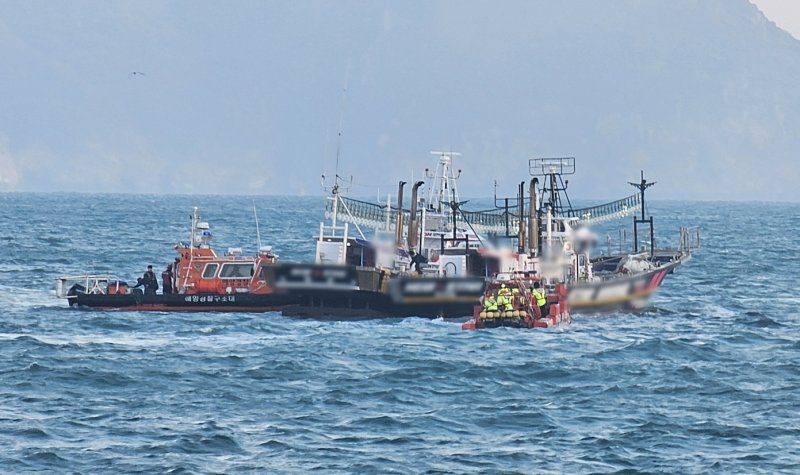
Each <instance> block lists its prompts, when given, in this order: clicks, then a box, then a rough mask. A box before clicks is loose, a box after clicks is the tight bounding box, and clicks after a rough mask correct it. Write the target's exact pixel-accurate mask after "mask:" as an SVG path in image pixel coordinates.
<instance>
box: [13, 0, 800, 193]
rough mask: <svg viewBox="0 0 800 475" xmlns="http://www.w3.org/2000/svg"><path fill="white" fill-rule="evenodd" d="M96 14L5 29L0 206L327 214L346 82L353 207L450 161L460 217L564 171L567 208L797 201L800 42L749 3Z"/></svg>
mask: <svg viewBox="0 0 800 475" xmlns="http://www.w3.org/2000/svg"><path fill="white" fill-rule="evenodd" d="M90 5H91V6H92V8H80V9H78V8H77V7H74V6H73V4H67V3H55V4H46V5H45V4H41V5H39V4H35V5H31V4H26V3H20V4H17V5H15V6H14V8H6V10H8V11H7V12H4V16H3V18H2V19H0V61H2V63H3V64H4V67H3V68H2V70H1V71H0V103H1V104H3V107H2V108H0V187H3V186H4V187H5V188H11V187H12V186H13V187H15V188H16V189H23V190H46V189H62V190H73V189H79V190H80V189H86V190H93V191H115V190H125V191H155V192H169V191H173V192H185V191H188V192H203V191H210V192H227V193H299V192H305V193H318V192H319V180H318V176H319V174H320V173H322V172H323V171H327V172H328V173H329V174H331V173H332V172H333V167H334V166H333V162H334V156H335V150H336V143H337V141H336V132H337V128H338V121H339V116H340V110H341V106H340V104H341V99H342V97H341V88H342V85H343V83H344V79H345V70H346V69H347V64H348V62H349V63H350V68H349V71H350V73H349V74H350V79H349V85H348V92H347V95H346V100H345V107H344V116H343V117H344V120H343V124H344V127H343V131H344V133H343V137H342V140H341V173H343V174H353V175H355V178H354V180H355V182H356V184H357V189H356V190H355V192H357V193H358V194H362V195H363V194H370V193H372V192H373V191H372V190H373V189H374V188H375V186H377V185H380V186H381V193H382V194H385V193H386V192H388V191H389V190H394V186H395V185H394V184H395V183H396V181H397V179H399V178H405V177H406V176H408V175H409V174H410V171H411V170H412V169H413V170H414V173H415V176H417V177H419V176H420V174H421V173H422V171H423V169H424V168H425V167H427V166H430V165H431V158H430V157H429V156H428V151H429V150H433V149H440V148H443V147H444V148H448V147H450V148H452V149H453V150H457V151H460V152H461V153H462V154H463V155H462V158H461V164H460V166H461V168H463V169H464V173H463V178H462V193H464V194H470V195H480V196H487V195H490V194H491V192H492V189H491V185H492V182H493V180H495V179H497V180H498V181H499V182H500V184H501V185H502V186H504V187H505V189H507V190H509V192H510V191H511V190H512V189H513V187H514V186H515V185H516V184H517V183H518V182H519V181H521V180H524V179H526V178H527V170H526V167H527V162H526V160H527V158H529V157H534V156H564V155H571V156H576V157H577V158H578V174H576V175H575V177H573V178H572V179H571V183H572V187H573V194H574V195H577V196H585V197H598V198H601V197H615V196H618V195H621V194H624V193H628V192H630V191H631V189H630V187H628V186H627V185H626V184H625V182H626V181H628V180H631V179H634V178H636V176H637V175H638V170H639V169H642V168H643V169H645V171H646V174H647V175H648V176H650V177H652V178H653V179H657V180H658V181H659V182H660V184H659V187H657V189H655V190H654V192H653V196H654V197H657V198H687V199H731V198H733V199H780V200H798V199H800V186H798V183H800V135H798V131H800V88H798V87H797V85H796V84H797V82H798V78H800V41H797V40H795V39H793V38H792V37H791V36H789V35H788V34H787V33H785V32H783V31H782V30H779V29H778V28H776V27H775V26H774V24H772V23H771V22H769V21H768V20H767V19H765V18H764V17H763V15H762V14H761V13H760V12H759V11H758V9H757V8H756V7H755V6H753V5H751V4H750V3H749V2H748V1H747V0H672V1H669V2H662V1H642V0H614V1H589V0H586V1H567V2H551V1H531V0H513V1H503V2H481V1H455V0H453V1H440V2H430V1H422V0H419V1H408V2H369V1H365V2H324V1H316V2H276V3H274V4H265V3H264V2H253V3H252V4H249V5H248V4H244V3H241V2H237V3H235V4H232V5H230V6H226V7H225V8H224V9H221V7H217V8H219V9H215V8H214V5H213V4H200V3H192V4H153V5H149V4H148V5H126V6H120V5H109V4H106V3H105V2H98V3H90ZM84 7H85V6H84ZM181 7H182V8H181ZM72 8H75V9H76V11H72V10H71V9H72ZM183 8H190V9H189V10H184V9H183ZM132 71H142V72H145V75H144V76H139V75H134V76H131V75H130V74H129V73H130V72H132ZM58 169H61V171H58V172H57V171H56V170H58ZM12 173H13V174H14V176H16V178H14V177H13V176H12ZM4 181H5V184H4Z"/></svg>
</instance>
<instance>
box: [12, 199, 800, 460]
mask: <svg viewBox="0 0 800 475" xmlns="http://www.w3.org/2000/svg"><path fill="white" fill-rule="evenodd" d="M253 204H255V207H256V209H257V210H258V214H259V220H260V232H261V240H262V244H264V245H272V246H273V249H274V251H275V252H276V253H277V254H279V255H280V257H281V259H283V260H309V259H310V258H311V257H312V256H313V249H314V243H313V235H314V234H315V233H316V232H317V230H318V228H319V221H320V220H321V219H322V209H323V205H324V201H323V199H322V198H320V197H300V198H298V197H260V196H259V197H226V196H167V195H165V196H157V195H90V194H0V315H1V316H0V471H2V472H4V473H23V472H36V471H48V472H54V473H128V472H144V473H239V472H257V473H306V472H313V471H318V472H323V473H640V472H641V473H681V474H684V473H709V472H711V473H769V474H772V473H780V472H783V473H797V472H798V471H800V311H799V310H798V304H800V295H798V291H797V284H798V281H799V280H800V279H798V277H797V272H798V269H800V253H798V247H800V235H798V232H797V231H798V229H800V205H798V204H778V203H708V202H706V203H691V202H657V201H655V202H653V204H652V206H651V209H650V211H651V212H652V214H653V215H655V217H656V226H657V243H658V244H659V245H666V244H668V243H669V242H670V241H672V242H675V243H676V242H677V238H678V226H680V225H681V224H691V225H699V226H701V228H702V233H703V248H702V250H701V251H700V252H698V253H697V254H696V255H695V257H694V259H693V260H692V261H690V262H689V263H688V264H686V265H685V266H683V267H681V268H680V269H679V270H678V272H677V273H676V274H675V275H671V276H669V277H668V278H667V279H666V280H665V282H664V285H663V287H662V288H661V289H660V291H659V292H658V294H656V295H655V297H654V298H653V299H652V302H651V307H650V308H649V309H648V310H647V311H645V312H643V313H640V314H629V313H608V314H603V315H581V314H577V315H574V320H573V323H572V325H571V326H568V327H564V328H559V329H553V330H543V331H539V330H537V331H531V330H514V329H496V330H487V331H475V332H465V331H462V330H461V328H460V324H459V323H458V322H452V321H442V320H426V319H419V318H406V319H385V320H370V321H358V322H348V321H341V322H330V321H317V320H309V319H296V318H287V317H283V316H281V315H280V314H279V313H266V314H246V313H219V314H216V313H174V314H171V313H161V312H135V311H93V310H77V309H70V308H68V306H67V304H66V302H65V301H63V300H57V299H56V298H55V296H54V292H53V280H54V279H55V278H56V277H58V276H60V275H68V274H81V273H84V272H87V271H88V272H92V273H101V274H113V275H117V276H120V277H122V278H125V279H127V280H129V281H135V278H136V277H137V276H139V275H141V274H142V273H143V272H144V270H145V268H146V266H147V265H148V264H153V265H154V267H155V269H156V271H157V274H159V275H160V271H161V270H163V268H164V266H165V265H166V264H167V263H169V262H171V261H172V259H173V257H174V256H175V254H174V251H173V250H172V248H173V246H174V245H175V243H176V242H178V241H180V240H184V241H186V240H187V239H188V236H187V235H188V232H189V229H188V228H189V215H190V213H191V207H192V206H199V207H200V210H201V213H202V215H203V217H204V219H205V220H207V221H209V222H210V224H211V227H212V231H213V233H214V235H215V241H214V245H215V246H216V248H217V249H218V250H220V251H223V252H224V251H225V250H226V249H227V247H243V248H245V251H249V252H251V253H252V252H254V251H255V249H256V246H257V244H256V230H255V224H254V220H253ZM629 224H630V218H629V219H628V220H626V221H624V222H622V223H616V224H612V225H611V227H609V226H606V229H607V230H608V229H610V231H608V233H609V234H616V232H617V231H616V229H617V228H616V227H617V226H621V225H624V226H629ZM604 232H606V231H604ZM615 237H616V235H615ZM604 239H605V234H603V236H602V238H601V241H603V240H604ZM603 242H604V241H603ZM601 247H602V246H601Z"/></svg>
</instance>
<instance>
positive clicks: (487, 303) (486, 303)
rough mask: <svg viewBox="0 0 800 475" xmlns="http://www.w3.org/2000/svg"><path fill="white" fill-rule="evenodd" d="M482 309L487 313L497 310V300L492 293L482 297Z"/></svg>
mask: <svg viewBox="0 0 800 475" xmlns="http://www.w3.org/2000/svg"><path fill="white" fill-rule="evenodd" d="M483 311H484V312H487V313H488V312H496V311H497V300H495V299H494V295H492V294H489V295H488V296H487V297H486V298H485V299H483Z"/></svg>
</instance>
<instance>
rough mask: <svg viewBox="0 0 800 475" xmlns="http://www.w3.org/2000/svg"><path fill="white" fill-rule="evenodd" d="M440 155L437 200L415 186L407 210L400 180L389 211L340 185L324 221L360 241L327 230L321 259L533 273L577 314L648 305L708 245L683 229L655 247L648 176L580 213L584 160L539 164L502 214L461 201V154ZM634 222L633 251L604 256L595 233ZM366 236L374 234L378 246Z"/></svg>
mask: <svg viewBox="0 0 800 475" xmlns="http://www.w3.org/2000/svg"><path fill="white" fill-rule="evenodd" d="M432 153H434V154H436V155H437V156H438V164H437V167H436V169H435V170H436V171H435V172H434V173H429V171H428V170H426V177H427V178H428V179H431V180H432V183H431V189H430V191H429V193H428V198H427V199H425V198H424V194H423V195H419V194H418V191H419V189H420V187H421V186H422V185H424V183H425V182H423V181H419V182H416V183H414V185H413V188H412V197H411V205H410V208H405V207H404V206H403V187H404V185H405V184H406V182H404V181H401V182H399V187H398V195H397V205H396V206H392V204H391V200H390V198H387V202H386V203H385V204H382V203H370V202H365V201H361V200H356V199H353V198H349V197H345V196H343V195H342V193H340V192H339V190H338V186H337V187H334V188H333V193H332V195H331V196H330V197H329V199H328V202H327V206H326V214H325V216H326V218H332V219H333V223H334V228H333V229H334V231H335V229H336V226H337V222H344V223H345V224H352V225H353V226H354V227H355V229H356V232H357V233H358V236H357V237H354V238H352V239H351V240H349V241H348V239H350V238H348V237H346V234H347V233H344V234H345V236H343V235H341V234H340V235H339V236H337V235H336V233H335V232H333V233H331V234H330V235H327V236H325V235H324V233H323V230H324V229H325V228H324V226H323V225H321V227H320V243H319V244H318V249H321V250H320V251H318V253H317V262H318V263H322V262H326V261H327V262H339V263H340V264H342V265H344V264H352V265H366V266H375V267H380V268H383V269H385V270H387V272H388V273H389V275H396V276H399V277H402V276H403V273H404V267H408V265H409V262H408V260H409V258H408V257H407V256H410V255H414V254H415V253H418V254H419V255H421V256H422V259H421V260H424V261H425V262H426V264H425V265H423V266H421V267H422V268H421V274H422V275H425V276H429V277H432V278H445V277H446V278H456V277H459V278H483V279H484V280H486V281H487V282H491V281H492V279H494V278H496V276H497V275H498V274H500V273H503V272H512V273H514V272H517V273H527V274H534V275H537V276H539V278H540V279H542V281H543V282H544V283H546V284H547V285H548V286H550V287H551V288H553V287H554V286H555V285H556V284H558V283H564V284H565V285H566V287H567V289H568V298H569V302H570V305H571V307H572V308H575V309H580V310H582V311H589V312H593V311H604V310H617V309H622V308H625V309H641V308H643V307H646V306H647V304H648V298H649V296H650V295H651V294H652V293H653V292H655V291H656V290H657V289H658V288H659V287H660V285H661V284H662V283H663V281H664V279H665V277H666V276H667V275H669V274H671V273H673V272H674V271H675V270H676V269H677V268H678V267H679V266H680V265H682V264H684V263H685V262H687V261H688V260H690V259H691V257H692V252H693V251H694V250H695V249H697V248H698V247H699V242H700V237H699V230H693V231H690V230H689V229H688V228H683V227H682V228H681V229H680V241H679V246H678V247H676V248H661V249H659V248H657V247H656V246H655V242H656V239H655V231H654V226H653V217H652V216H649V217H647V216H646V208H645V190H646V189H648V188H650V187H651V186H652V185H653V184H654V183H652V182H648V181H646V180H645V179H644V174H643V173H642V177H641V181H640V182H637V183H631V184H632V185H634V186H635V187H636V188H637V189H638V192H637V193H635V194H632V195H630V196H628V197H625V198H622V199H619V200H616V201H612V202H610V203H605V204H601V205H596V206H591V207H586V208H576V207H573V206H572V204H571V201H570V199H569V196H568V194H567V192H566V189H567V186H566V185H567V183H568V182H566V181H565V180H564V177H565V176H567V175H571V174H574V173H575V158H574V157H565V158H533V159H530V160H529V161H528V171H529V173H530V175H531V176H532V179H531V180H530V182H529V184H528V194H527V197H526V196H525V188H526V187H525V185H526V182H522V183H520V185H519V188H518V190H517V195H516V197H513V198H503V199H500V200H499V201H498V199H497V197H496V194H495V207H494V208H491V209H487V210H478V211H469V210H465V209H463V207H462V205H463V204H464V203H466V202H461V201H459V199H458V192H457V185H456V180H457V179H458V177H459V176H460V173H461V170H458V172H457V173H456V172H454V166H453V159H454V158H455V157H457V156H458V154H457V153H452V152H432ZM337 177H338V175H337ZM337 184H338V183H337ZM420 196H422V197H420ZM448 196H449V200H448V199H447V197H448ZM526 208H527V211H528V212H527V213H526V212H525V211H526ZM638 212H640V213H641V215H640V216H639V215H637V213H638ZM630 216H633V217H634V219H633V231H634V232H633V242H632V243H631V244H632V246H631V248H630V249H627V248H626V249H623V248H622V247H620V251H619V252H617V253H611V252H610V246H609V252H607V253H605V254H602V255H595V252H596V251H597V241H598V239H597V236H596V235H595V234H594V233H593V232H592V231H591V227H592V226H594V225H599V224H602V223H606V222H609V221H613V220H621V219H623V218H626V217H630ZM406 223H408V224H406ZM648 228H649V237H650V240H649V243H650V244H649V246H642V247H640V243H639V239H638V238H639V232H640V231H641V230H644V229H648ZM345 229H346V228H345ZM364 229H368V230H369V229H371V230H372V236H371V237H370V239H367V238H366V236H365V232H364ZM381 236H390V238H389V239H386V240H385V241H386V242H387V244H386V245H385V250H386V252H384V253H383V254H384V255H385V256H386V259H387V260H386V261H385V262H376V261H375V259H374V256H375V254H374V252H373V251H372V249H373V248H374V247H375V246H376V245H375V241H380V237H381ZM392 236H393V237H392ZM565 269H566V272H565ZM476 298H480V296H476Z"/></svg>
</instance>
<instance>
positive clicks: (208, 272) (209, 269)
mask: <svg viewBox="0 0 800 475" xmlns="http://www.w3.org/2000/svg"><path fill="white" fill-rule="evenodd" d="M217 267H219V264H206V268H205V269H203V278H204V279H213V278H214V276H215V275H216V274H217Z"/></svg>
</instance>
